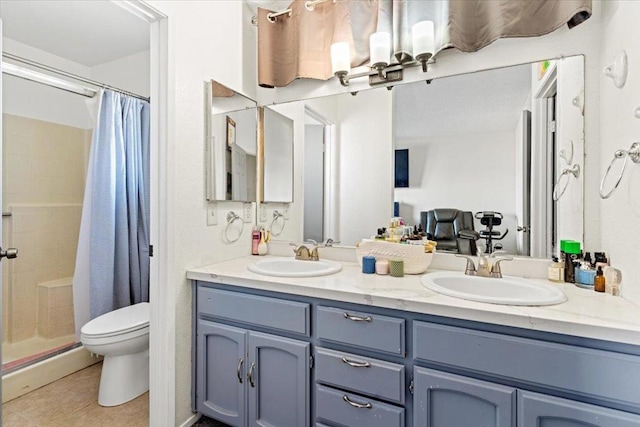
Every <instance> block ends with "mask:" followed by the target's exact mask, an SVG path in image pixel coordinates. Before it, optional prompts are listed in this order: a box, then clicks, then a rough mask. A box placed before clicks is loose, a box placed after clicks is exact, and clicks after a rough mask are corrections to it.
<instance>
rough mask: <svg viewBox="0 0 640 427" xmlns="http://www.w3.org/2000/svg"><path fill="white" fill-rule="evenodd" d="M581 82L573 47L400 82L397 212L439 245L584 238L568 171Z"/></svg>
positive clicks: (576, 182)
mask: <svg viewBox="0 0 640 427" xmlns="http://www.w3.org/2000/svg"><path fill="white" fill-rule="evenodd" d="M583 82H584V65H583V58H582V57H573V58H566V59H563V60H560V61H544V62H541V63H535V64H526V65H520V66H514V67H508V68H502V69H496V70H490V71H485V72H479V73H474V74H467V75H462V76H455V77H449V78H446V79H442V80H438V81H434V82H433V83H432V84H431V85H426V84H423V83H422V84H420V83H413V84H409V85H404V86H398V87H397V88H396V89H395V95H394V96H395V108H394V119H393V120H394V142H395V144H394V148H395V149H396V150H405V151H402V152H401V153H405V155H406V157H407V163H406V164H407V165H408V173H407V171H406V170H405V169H403V168H402V166H403V164H402V161H400V162H398V161H396V163H395V172H396V175H398V174H400V175H402V174H405V175H407V177H408V181H409V185H408V187H407V188H402V187H397V186H396V188H395V191H394V199H395V201H396V202H397V203H398V204H399V215H400V216H402V217H404V218H406V219H407V220H408V222H409V223H410V224H419V225H421V226H422V227H423V228H424V230H425V232H426V233H427V235H428V236H429V237H430V238H433V239H434V240H436V241H438V242H439V246H438V249H439V250H441V251H442V250H447V251H451V252H458V253H471V252H475V251H474V246H475V245H477V247H479V248H480V249H481V250H483V251H484V252H485V253H492V252H493V251H495V250H503V251H505V252H507V253H509V254H515V255H520V256H529V255H533V256H536V257H550V256H551V254H552V253H554V252H555V251H556V249H557V242H558V241H559V239H560V238H563V239H565V238H569V237H568V236H571V237H570V238H572V239H576V240H579V241H583V235H582V228H583V226H582V223H583V213H582V204H583V203H582V177H581V176H580V175H578V176H574V175H572V174H569V173H567V172H565V171H566V170H571V169H572V167H573V165H574V164H578V165H579V166H582V153H583V148H582V147H583V115H582V110H581V108H580V106H579V105H576V103H577V102H576V99H580V97H582V96H583V95H582V94H583V93H584V83H583ZM569 153H571V155H569ZM401 160H402V159H401ZM554 187H555V195H554ZM470 232H473V233H470Z"/></svg>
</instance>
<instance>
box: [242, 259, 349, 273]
mask: <svg viewBox="0 0 640 427" xmlns="http://www.w3.org/2000/svg"><path fill="white" fill-rule="evenodd" d="M248 268H249V271H251V272H253V273H258V274H263V275H265V276H278V277H316V276H326V275H329V274H334V273H337V272H339V271H340V270H342V265H341V264H340V263H337V262H335V261H329V260H324V259H321V260H319V261H301V260H296V259H295V258H267V259H263V260H260V261H257V262H255V263H253V264H251V265H250V266H249V267H248Z"/></svg>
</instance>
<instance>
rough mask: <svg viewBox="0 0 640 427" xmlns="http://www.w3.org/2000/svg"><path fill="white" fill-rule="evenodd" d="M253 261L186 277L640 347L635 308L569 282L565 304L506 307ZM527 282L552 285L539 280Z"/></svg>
mask: <svg viewBox="0 0 640 427" xmlns="http://www.w3.org/2000/svg"><path fill="white" fill-rule="evenodd" d="M273 258H280V257H273ZM262 259H264V258H262ZM256 261H257V258H256V257H253V256H247V257H241V258H236V259H233V260H230V261H225V262H220V263H217V264H212V265H208V266H205V267H201V268H194V269H191V270H189V271H188V272H187V278H188V279H191V280H193V281H194V283H195V281H196V280H197V281H204V282H215V283H220V284H224V285H232V286H237V287H244V288H250V289H258V290H264V291H272V292H281V293H286V294H293V295H302V296H307V297H314V298H323V299H328V300H334V301H342V302H349V303H356V304H364V305H369V306H375V307H383V308H390V309H396V310H404V311H409V312H415V313H422V314H428V315H434V316H443V317H449V318H455V319H462V320H470V321H476V322H484V323H490V324H496V325H501V326H510V327H516V328H522V329H530V330H536V331H542V332H551V333H559V334H564V335H572V336H577V337H584V338H592V339H597V340H604V341H612V342H619V343H625V344H633V345H640V306H638V305H635V304H633V303H631V302H630V301H628V300H626V299H624V298H621V297H616V296H611V295H608V294H601V293H596V292H594V291H593V290H586V289H581V288H578V287H576V286H574V285H571V284H565V283H562V284H553V286H557V287H559V288H560V289H561V290H562V291H563V292H564V293H565V294H566V296H567V301H565V302H564V303H561V304H557V305H552V306H544V307H527V306H509V305H497V304H489V303H480V302H474V301H468V300H463V299H458V298H453V297H448V296H445V295H441V294H438V293H436V292H433V291H430V290H429V289H427V288H425V287H424V286H423V285H422V284H421V275H414V276H404V277H402V278H398V277H390V276H380V275H374V274H362V272H361V267H360V266H359V265H358V264H357V263H350V262H343V263H342V266H343V268H342V271H340V272H339V273H336V274H333V275H329V276H320V277H305V278H288V277H274V276H264V275H260V274H256V273H252V272H251V271H249V269H248V267H249V266H250V265H252V264H253V263H255V262H256ZM309 262H313V261H309ZM532 280H535V281H538V282H540V283H547V284H550V283H551V282H548V281H546V280H540V279H532Z"/></svg>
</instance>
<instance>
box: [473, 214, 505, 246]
mask: <svg viewBox="0 0 640 427" xmlns="http://www.w3.org/2000/svg"><path fill="white" fill-rule="evenodd" d="M475 217H476V218H477V219H479V220H480V224H482V225H484V226H485V229H484V230H480V238H481V239H484V240H485V241H486V245H485V248H484V253H485V254H491V253H493V251H494V250H500V249H502V243H497V244H495V245H494V244H493V242H494V240H502V239H504V238H505V237H506V235H507V234H509V229H508V228H507V229H506V230H505V231H504V232H502V231H498V230H494V229H493V227H497V226H499V225H501V224H502V219H503V218H504V217H503V216H502V214H501V213H500V212H493V211H483V212H476V214H475Z"/></svg>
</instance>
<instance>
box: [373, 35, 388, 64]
mask: <svg viewBox="0 0 640 427" xmlns="http://www.w3.org/2000/svg"><path fill="white" fill-rule="evenodd" d="M369 49H370V55H371V67H376V66H382V67H386V66H387V65H389V57H390V56H391V36H390V35H389V33H387V32H384V31H380V32H377V33H373V34H371V37H369Z"/></svg>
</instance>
